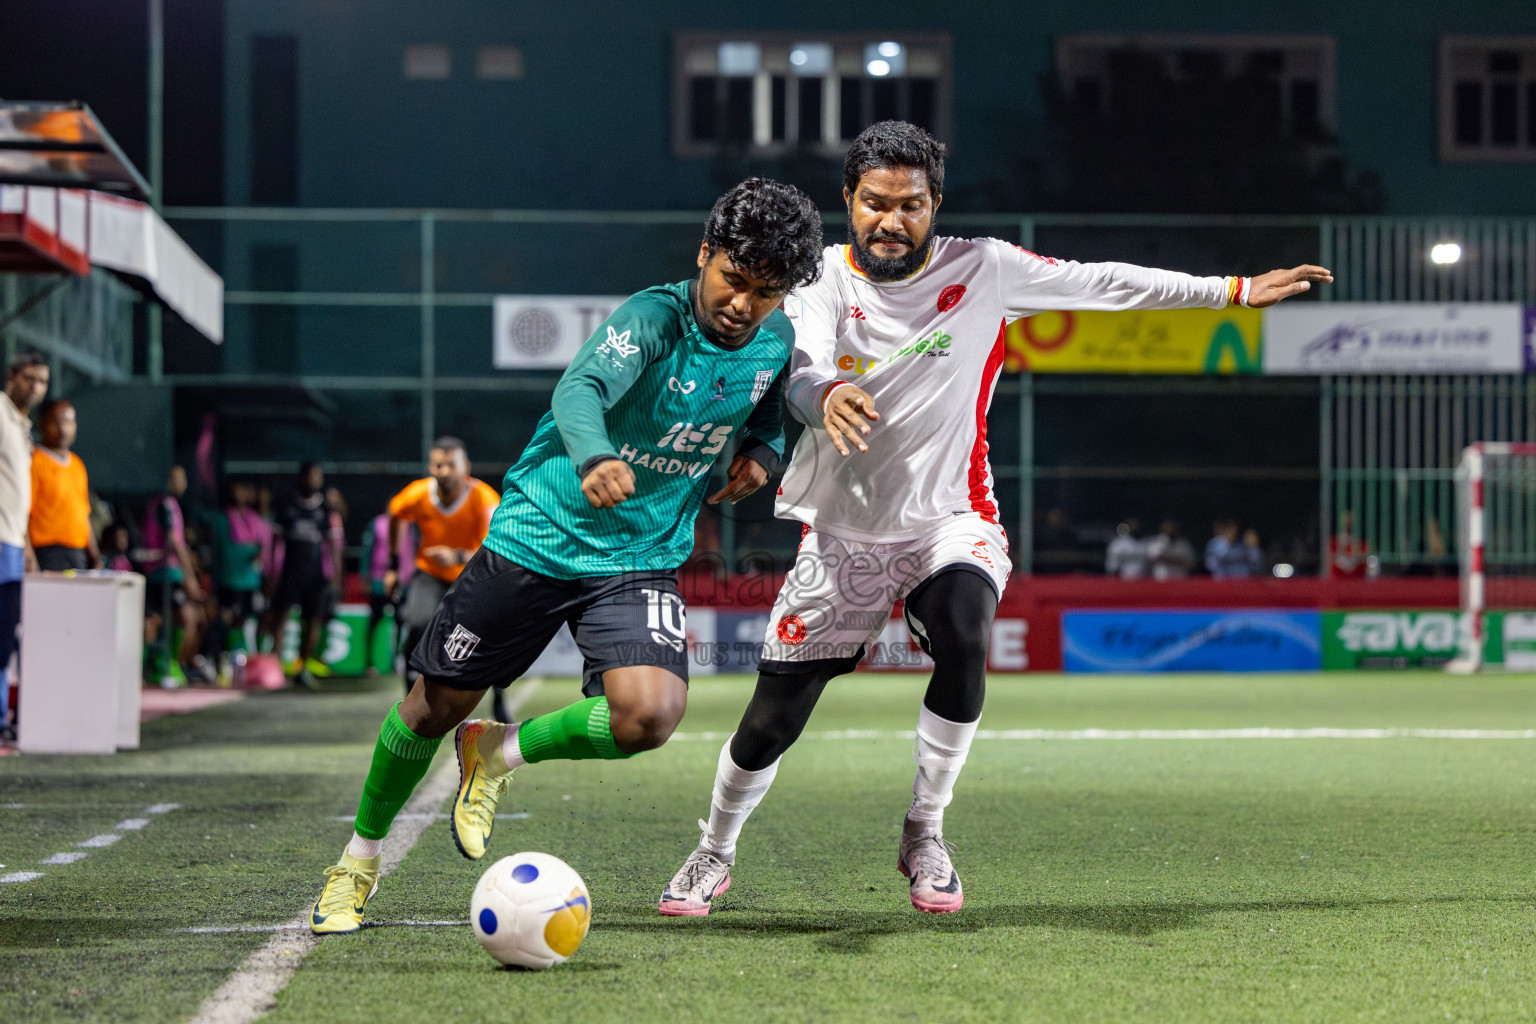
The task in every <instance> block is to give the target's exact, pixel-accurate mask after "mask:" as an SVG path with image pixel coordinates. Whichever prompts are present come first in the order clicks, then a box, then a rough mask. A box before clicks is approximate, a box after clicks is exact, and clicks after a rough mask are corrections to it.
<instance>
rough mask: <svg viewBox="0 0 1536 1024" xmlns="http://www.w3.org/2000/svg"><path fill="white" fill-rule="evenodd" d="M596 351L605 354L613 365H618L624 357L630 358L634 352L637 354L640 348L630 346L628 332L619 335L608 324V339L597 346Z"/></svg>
mask: <svg viewBox="0 0 1536 1024" xmlns="http://www.w3.org/2000/svg"><path fill="white" fill-rule="evenodd" d="M597 351H598V352H599V353H605V354H606V355H607V356H608V358H609V359H610V360H612V361H613V362H614V364H615V365H618V364H620V363H622V362H623V360H624V357H625V356H632V355H634V354H635V353H636V352H639V351H640V346H639V345H631V344H630V343H629V332H628V331H625V332H624V333H623V334H620V333H619V332H618V331H616V330H614V329H613V325H612V324H609V325H608V337H607V338H605V339H604V340H603V343H602V344H601V345H599V346H597Z"/></svg>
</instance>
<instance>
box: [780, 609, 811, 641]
mask: <svg viewBox="0 0 1536 1024" xmlns="http://www.w3.org/2000/svg"><path fill="white" fill-rule="evenodd" d="M778 634H779V639H780V640H782V641H783V642H784V643H786V644H788V645H789V646H790V647H799V646H800V645H801V644H803V643H805V620H804V619H802V618H801V617H800V616H798V615H786V616H784V617H783V618H782V619H780V620H779V626H778Z"/></svg>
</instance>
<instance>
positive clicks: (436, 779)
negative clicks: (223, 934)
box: [149, 679, 541, 1024]
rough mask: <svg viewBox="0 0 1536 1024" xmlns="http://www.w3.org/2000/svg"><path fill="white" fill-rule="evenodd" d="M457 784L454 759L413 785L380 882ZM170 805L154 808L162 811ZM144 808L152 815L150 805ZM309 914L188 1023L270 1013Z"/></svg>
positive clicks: (524, 691)
mask: <svg viewBox="0 0 1536 1024" xmlns="http://www.w3.org/2000/svg"><path fill="white" fill-rule="evenodd" d="M540 682H541V680H539V679H529V680H526V681H525V682H524V683H523V685H522V687H521V688H520V689H519V690H518V691H517V692H516V693H515V694H508V695H507V704H506V707H507V711H508V713H510V714H516V713H517V710H518V709H519V708H520V707H522V706H523V704H524V703H525V702H526V701H527V700H528V698H530V697H532V696H533V695H534V693H535V692H536V691H537V690H538V688H539V684H540ZM458 782H459V765H458V761H457V759H455V758H451V757H450V758H448V759H447V760H446V761H445V762H444V764H443V766H442V767H441V768H438V769H437V770H436V771H434V772H432V773H431V774H430V775H428V776H427V777H426V778H425V779H424V780H422V783H421V785H419V786H417V787H416V792H415V793H414V794H412V796H411V799H410V801H409V802H407V803H406V805H405V807H404V808H403V810H402V813H401V814H400V815H399V816H398V817H397V818H396V819H395V820H396V822H397V823H398V824H397V825H396V827H394V828H392V829H390V833H389V839H388V840H387V841H386V842H385V844H384V850H383V853H382V855H381V857H380V861H379V879H380V880H381V881H382V880H383V878H384V876H385V875H387V874H389V873H390V872H391V871H393V870H394V869H395V868H397V867H399V866H400V862H401V861H403V860H405V858H406V855H407V854H409V853H410V852H411V848H412V847H414V846H415V845H416V841H417V840H418V839H420V838H421V835H422V833H423V832H425V831H426V830H427V826H428V825H430V824H432V823H433V822H434V821H436V820H437V815H436V810H437V808H439V807H441V806H442V804H443V801H444V800H446V799H448V795H449V794H450V793H452V792H453V791H454V790H455V789H457V788H458ZM176 806H178V805H176V804H156V805H155V807H165V808H167V809H171V808H174V807H176ZM149 810H150V813H155V808H154V807H151V808H150V809H149ZM309 910H310V904H308V903H306V904H305V905H304V907H303V909H302V910H300V912H299V916H298V917H297V918H295V919H293V920H292V921H289V922H287V923H286V924H285V925H280V926H276V928H274V931H275V934H274V935H273V936H272V938H271V940H270V941H269V942H268V943H267V944H266V945H265V946H262V947H261V948H260V949H258V950H257V951H256V952H254V953H252V954H251V955H250V956H249V957H247V958H246V960H245V962H244V963H243V964H241V965H240V968H239V970H237V971H235V973H234V974H232V975H231V976H230V977H229V978H228V979H226V980H225V982H224V984H223V985H220V986H219V989H218V991H217V992H215V993H214V994H213V995H211V996H209V997H208V998H207V999H206V1000H204V1001H203V1005H202V1006H201V1007H199V1008H198V1011H197V1015H196V1016H195V1017H193V1018H192V1021H191V1024H250V1022H252V1021H254V1020H256V1019H257V1018H258V1017H260V1016H261V1015H262V1014H264V1013H266V1012H267V1011H268V1010H270V1009H272V1007H273V1006H274V1005H275V1004H276V1002H277V994H278V993H279V992H281V991H282V990H283V989H284V988H286V987H287V985H288V982H289V981H291V980H293V975H294V972H295V971H297V970H298V969H299V966H300V965H301V964H302V963H303V962H304V957H305V955H306V954H308V953H309V951H310V950H312V949H314V948H315V947H316V946H317V945H319V943H320V936H318V935H316V934H314V933H313V932H311V931H310V930H309Z"/></svg>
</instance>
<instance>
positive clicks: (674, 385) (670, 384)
mask: <svg viewBox="0 0 1536 1024" xmlns="http://www.w3.org/2000/svg"><path fill="white" fill-rule="evenodd" d="M696 387H698V385H697V384H695V383H694V382H693V381H689V382H688V383H686V384H684V383H683V382H682V381H680V380H678V379H677V378H676V377H668V378H667V390H668V391H681V392H682V393H683V394H685V395H691V394H693V389H694V388H696Z"/></svg>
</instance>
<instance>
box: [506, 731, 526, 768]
mask: <svg viewBox="0 0 1536 1024" xmlns="http://www.w3.org/2000/svg"><path fill="white" fill-rule="evenodd" d="M521 724H522V723H521V722H513V723H512V724H511V725H509V726H507V734H506V735H505V736H503V737H502V738H501V759H502V760H503V761H505V762H507V771H511V770H512V769H514V768H521V767H522V766H523V765H525V764H527V763H528V762H527V761H525V760H523V748H522V747H519V746H518V745H517V727H518V726H519V725H521Z"/></svg>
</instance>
